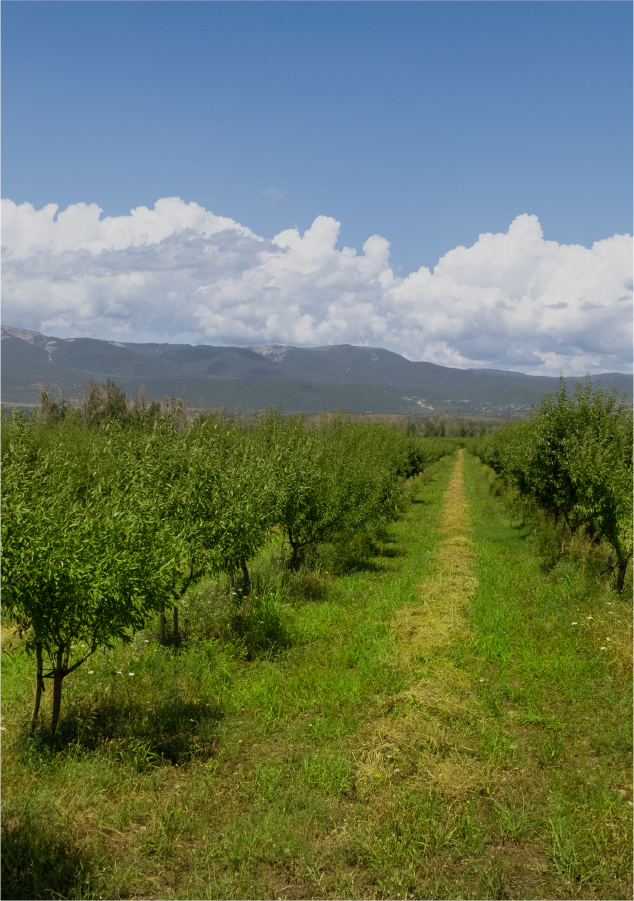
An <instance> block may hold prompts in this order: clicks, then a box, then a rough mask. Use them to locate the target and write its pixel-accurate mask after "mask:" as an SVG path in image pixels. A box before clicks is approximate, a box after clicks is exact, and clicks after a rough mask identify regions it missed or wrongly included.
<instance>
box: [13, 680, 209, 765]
mask: <svg viewBox="0 0 634 901" xmlns="http://www.w3.org/2000/svg"><path fill="white" fill-rule="evenodd" d="M223 717H224V712H223V710H222V709H221V707H220V706H219V705H218V704H213V703H209V702H206V701H192V700H190V701H186V700H184V699H182V698H178V697H175V698H168V699H166V700H164V701H162V702H161V703H160V704H156V703H155V705H154V706H153V707H150V708H148V707H147V705H146V704H143V703H140V702H135V701H128V702H125V703H121V702H120V699H116V698H115V699H112V698H103V699H99V700H98V701H96V702H95V701H94V700H93V701H92V702H90V701H85V702H83V703H81V702H80V703H77V704H76V705H74V708H73V709H72V711H71V713H70V714H68V715H66V716H65V717H63V718H62V719H61V720H60V724H59V727H58V730H57V733H56V735H55V744H54V747H53V748H52V749H51V747H50V743H49V739H48V735H47V734H46V732H45V731H44V729H43V731H42V732H38V733H37V734H36V735H35V736H33V738H30V739H27V741H26V745H25V750H24V753H23V755H22V759H23V762H24V763H25V764H26V765H27V766H28V765H31V766H32V767H34V768H39V767H40V766H41V765H42V764H43V763H46V762H47V761H49V759H50V758H51V756H54V755H55V754H58V753H64V752H67V753H73V754H80V755H81V754H88V753H94V752H98V751H102V752H103V751H106V752H107V753H108V754H109V755H110V756H113V757H114V758H115V760H119V761H121V762H122V763H125V764H126V765H128V766H132V768H133V769H136V770H138V771H140V772H142V771H145V770H147V769H149V768H151V767H154V766H159V765H161V764H179V765H180V764H183V763H186V762H187V761H189V760H191V759H192V758H195V757H199V756H201V755H209V754H211V753H213V751H214V749H215V748H216V747H217V742H218V737H217V734H218V726H219V723H220V721H221V720H222V719H223Z"/></svg>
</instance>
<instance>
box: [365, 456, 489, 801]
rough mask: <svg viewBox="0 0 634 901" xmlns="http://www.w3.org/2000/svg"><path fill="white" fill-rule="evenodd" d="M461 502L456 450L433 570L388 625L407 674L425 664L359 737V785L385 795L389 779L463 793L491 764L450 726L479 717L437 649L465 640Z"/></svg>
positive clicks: (468, 689)
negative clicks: (416, 599)
mask: <svg viewBox="0 0 634 901" xmlns="http://www.w3.org/2000/svg"><path fill="white" fill-rule="evenodd" d="M470 531H471V527H470V522H469V504H468V502H467V500H466V497H465V493H464V451H462V450H461V451H460V452H459V455H458V460H457V462H456V464H455V467H454V470H453V473H452V476H451V479H450V481H449V486H448V488H447V491H446V493H445V496H444V499H443V508H442V514H441V520H440V526H439V529H438V537H439V541H438V544H437V548H436V553H435V559H434V570H435V572H434V575H433V576H432V578H431V579H429V580H428V581H426V582H425V583H424V584H422V585H421V586H420V602H419V603H417V604H405V605H404V606H403V607H401V608H400V610H398V611H397V613H396V615H395V617H394V620H393V622H392V633H393V635H394V638H395V660H396V663H397V665H398V666H399V667H400V668H401V669H402V670H403V671H404V672H405V673H408V674H412V673H413V672H415V671H416V670H420V668H421V665H423V666H425V668H426V670H427V671H426V674H425V677H424V678H422V679H419V680H417V681H415V682H413V684H411V685H410V686H409V687H408V688H407V689H406V690H405V691H403V692H401V693H399V694H397V695H395V696H394V697H393V698H392V699H391V700H390V703H389V708H390V709H389V711H386V714H385V715H383V716H381V717H379V718H378V719H376V720H375V721H374V722H373V723H372V724H371V727H370V728H369V729H368V730H367V732H366V734H365V736H364V740H363V741H362V750H361V752H360V753H359V755H358V758H357V779H358V782H359V783H360V784H361V785H363V786H364V787H365V790H366V791H368V790H373V791H374V792H376V793H378V794H384V795H385V799H386V801H388V800H389V798H390V797H391V791H392V786H393V784H394V783H396V782H398V783H399V784H401V785H402V784H403V783H405V784H406V785H407V786H408V787H409V788H412V789H416V790H428V791H431V792H432V793H434V794H437V793H438V794H442V795H444V796H446V797H447V798H448V799H452V798H457V797H462V796H464V795H465V794H466V793H467V792H469V791H472V790H473V789H474V788H476V787H477V786H478V785H480V784H486V783H488V782H489V781H490V779H491V777H492V771H491V765H490V764H488V763H487V764H483V762H482V761H481V760H479V759H478V758H477V757H475V756H474V755H475V753H476V748H475V747H473V746H472V745H470V744H469V742H468V741H467V740H466V739H465V737H464V735H463V734H462V731H461V729H460V728H459V727H457V725H456V724H457V722H458V721H459V720H460V719H465V718H466V719H468V720H470V721H471V722H472V723H473V722H474V721H476V720H478V718H481V717H480V716H479V713H478V712H477V711H478V702H477V699H476V697H475V691H474V687H473V686H472V685H470V684H469V682H468V680H467V679H466V678H465V674H464V673H463V672H460V671H459V670H458V669H457V668H456V667H455V665H454V664H453V663H452V662H451V661H450V660H448V659H443V657H442V655H438V653H437V652H438V650H439V649H440V648H442V647H443V646H447V645H449V644H451V643H452V642H454V641H456V640H458V639H460V640H461V641H467V642H468V641H469V639H470V633H469V627H468V624H467V620H466V618H465V615H464V608H465V605H466V604H467V603H468V602H469V600H470V598H472V597H473V593H474V591H475V588H476V578H475V555H474V552H473V543H472V540H471V537H470Z"/></svg>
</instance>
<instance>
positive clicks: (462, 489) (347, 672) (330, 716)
mask: <svg viewBox="0 0 634 901" xmlns="http://www.w3.org/2000/svg"><path fill="white" fill-rule="evenodd" d="M492 487H495V486H493V482H492V476H491V473H490V471H489V470H488V469H487V468H486V467H484V466H482V465H481V464H480V463H478V462H477V461H476V460H475V458H473V457H471V456H470V455H469V454H465V455H464V459H462V455H461V458H460V460H458V459H457V458H456V457H454V458H453V459H445V460H443V461H440V462H439V463H438V464H435V465H434V467H432V468H431V470H429V471H428V472H427V473H426V474H424V475H423V477H421V478H420V479H419V480H418V483H417V493H416V496H415V501H414V503H412V505H411V506H410V508H409V510H408V511H407V513H406V514H404V516H403V517H402V519H401V521H400V522H399V523H397V524H395V525H394V527H393V528H392V529H391V534H390V536H389V537H388V538H386V540H385V542H384V543H383V546H382V551H381V552H380V553H379V554H378V555H377V556H375V557H374V558H373V560H372V561H371V564H369V565H366V566H365V567H361V568H359V569H358V570H357V571H356V572H349V573H348V574H344V575H340V576H334V575H332V574H328V573H323V572H321V573H319V572H315V573H308V572H307V573H305V574H303V575H300V576H298V577H296V579H295V581H294V582H293V583H292V585H289V586H288V587H287V588H286V589H285V591H286V594H285V596H284V598H283V599H282V601H281V602H280V608H279V609H280V611H281V612H280V614H279V615H280V616H281V617H282V619H280V622H281V623H283V627H284V642H283V643H282V645H281V646H280V647H279V649H278V651H277V652H276V653H275V654H270V653H268V652H267V654H265V655H264V656H257V654H256V650H257V649H255V650H254V652H253V655H252V656H254V659H253V660H249V659H247V658H248V654H247V655H246V656H245V653H244V648H243V647H242V644H241V641H240V640H238V639H236V640H235V641H232V640H229V639H228V637H226V636H225V637H223V635H224V633H223V632H222V630H221V629H217V630H216V631H215V632H213V634H211V632H209V629H210V628H211V626H209V625H207V624H208V623H212V625H213V622H215V620H214V618H213V616H211V617H210V614H208V612H207V611H208V610H209V609H211V608H210V607H209V605H210V604H212V603H213V604H216V603H219V600H218V599H219V598H220V594H219V593H218V592H219V591H220V588H219V586H218V585H212V584H210V585H209V587H208V588H206V589H204V590H203V591H201V592H200V593H199V594H198V595H196V596H194V595H192V598H191V599H190V601H189V604H190V611H189V613H188V614H187V615H188V616H189V617H190V619H191V622H192V624H193V625H192V637H191V640H190V641H189V642H186V643H185V645H184V646H183V647H182V648H180V649H169V648H168V649H159V648H157V646H156V642H155V636H154V634H153V632H152V631H151V630H149V631H148V632H147V633H144V634H140V635H139V636H137V637H136V639H135V643H134V645H133V646H132V647H131V648H125V647H119V648H117V649H115V651H113V652H108V653H100V654H99V655H96V658H95V662H94V665H91V669H92V670H93V672H92V674H90V675H89V672H88V670H85V671H82V670H81V669H80V670H78V671H77V673H75V674H73V676H72V677H69V680H68V681H69V688H68V692H67V700H66V707H65V709H64V712H63V721H62V727H63V728H62V733H63V735H64V736H66V738H65V744H63V745H62V746H61V747H60V748H59V749H58V750H57V751H56V752H55V753H53V752H51V751H50V750H48V749H47V748H46V747H45V746H43V745H41V744H39V745H38V744H37V742H32V743H29V742H28V741H27V740H26V738H25V726H26V724H27V723H28V713H29V706H30V704H31V700H32V694H33V684H32V683H33V663H32V661H30V660H27V659H26V658H25V657H24V655H23V654H22V652H21V651H20V649H19V647H14V646H13V645H12V644H11V646H10V650H9V652H8V653H7V654H5V655H3V717H4V719H3V727H4V728H5V730H6V731H4V732H3V733H2V735H3V736H4V743H3V744H4V749H3V750H4V766H3V808H4V809H3V833H4V841H3V886H2V895H3V897H4V898H27V897H28V898H53V897H55V898H57V897H62V898H146V899H150V898H157V899H158V898H378V897H384V898H387V897H391V898H401V899H402V898H405V897H414V898H538V897H541V898H543V897H549V898H597V899H599V898H626V897H631V895H632V886H631V818H632V806H631V801H632V794H631V769H630V767H631V762H630V756H631V700H630V681H631V666H630V665H629V661H628V655H627V653H626V652H625V651H624V648H626V647H627V642H628V636H629V635H630V634H631V612H630V605H629V603H628V599H627V597H626V596H625V595H624V596H618V595H616V594H615V593H614V592H608V591H607V590H606V589H605V586H604V584H603V582H602V581H601V580H597V579H595V578H594V577H591V575H588V574H587V573H585V574H584V572H583V571H582V568H580V567H579V565H578V564H577V563H576V562H575V561H574V560H570V559H568V558H564V559H562V560H560V561H559V562H558V563H557V564H556V566H554V568H552V567H551V568H547V567H546V566H545V564H544V559H543V556H542V554H541V552H540V542H539V535H538V534H537V533H535V534H534V535H532V534H528V530H527V529H526V528H524V529H520V528H518V527H513V525H512V522H511V521H510V520H509V514H508V511H507V506H506V503H505V499H504V497H503V496H496V494H498V493H499V491H498V490H497V488H496V490H495V491H493V490H492ZM294 578H295V577H294ZM304 584H305V586H307V587H306V591H304V590H303V588H302V585H304ZM630 585H631V583H630ZM630 594H631V592H630ZM214 599H216V600H214ZM214 609H216V608H214ZM217 609H218V610H220V607H218V608H217ZM276 609H277V608H276ZM214 616H216V618H217V617H218V616H220V613H218V614H217V615H216V614H214ZM276 616H277V614H276ZM212 620H213V622H212ZM276 622H277V620H276ZM573 622H575V623H576V625H574V626H573V625H572V623H573ZM242 625H243V626H244V623H243V624H242ZM213 628H214V629H216V626H215V625H213ZM244 628H246V626H244ZM205 629H207V632H205ZM267 634H268V633H267ZM214 636H215V637H214ZM608 638H610V641H609V642H608V641H607V639H608ZM10 642H11V640H10ZM603 647H605V648H606V650H601V648H603ZM629 660H631V657H630V658H629ZM129 672H134V673H135V675H134V676H129V675H128V673H129ZM71 680H74V681H71ZM47 702H48V699H47ZM106 712H107V714H108V717H105V713H106ZM44 715H45V716H46V715H47V711H46V710H45V711H44ZM64 730H65V731H64Z"/></svg>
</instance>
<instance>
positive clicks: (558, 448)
mask: <svg viewBox="0 0 634 901" xmlns="http://www.w3.org/2000/svg"><path fill="white" fill-rule="evenodd" d="M477 453H478V454H479V456H480V458H481V459H482V461H483V462H485V463H487V464H488V465H489V466H491V467H492V468H493V469H494V470H495V471H496V472H497V473H498V474H499V475H500V476H502V477H503V478H504V479H505V480H506V481H507V482H509V483H511V484H513V485H515V486H516V487H517V489H518V491H519V493H520V495H521V496H522V497H523V498H530V499H532V500H533V501H535V502H536V503H537V504H538V505H539V506H540V507H541V508H543V509H544V510H546V511H548V513H550V514H551V515H552V516H553V517H554V518H555V520H559V521H561V520H563V522H564V523H565V528H566V530H567V532H568V534H569V535H570V539H571V541H572V542H573V541H574V540H575V536H576V535H577V534H578V533H579V531H580V530H581V531H582V532H584V533H585V534H586V535H587V536H589V538H590V539H591V540H592V541H594V542H598V541H600V540H604V541H606V542H607V543H608V545H609V546H610V547H611V549H612V550H613V552H614V557H615V560H616V562H614V560H612V559H611V562H610V564H609V566H610V568H613V569H615V570H616V571H617V589H618V591H622V590H623V585H624V580H625V574H626V571H627V566H628V563H629V561H630V560H631V558H632V408H631V406H629V405H627V404H626V403H625V402H624V401H623V399H621V398H620V397H619V395H618V392H617V390H616V389H614V390H612V391H607V390H605V389H603V388H601V386H600V385H599V386H598V387H597V388H596V390H593V388H592V383H591V380H590V377H589V376H587V377H586V380H585V384H584V383H582V382H577V384H576V386H575V388H574V390H573V391H572V392H570V391H568V390H567V388H566V383H565V380H564V379H563V377H562V378H561V380H560V386H559V390H558V391H557V393H556V395H555V396H552V395H551V394H547V395H545V396H544V398H543V399H542V401H541V403H540V404H538V405H536V406H535V407H534V408H533V411H532V414H531V416H530V417H529V418H528V419H526V420H523V421H521V422H516V423H511V424H509V425H506V426H504V427H503V428H502V429H500V430H498V431H497V432H494V433H493V434H492V435H490V436H489V437H487V438H486V439H484V440H483V441H482V442H480V443H479V445H478V449H477Z"/></svg>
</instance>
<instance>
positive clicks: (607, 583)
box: [605, 555, 614, 591]
mask: <svg viewBox="0 0 634 901" xmlns="http://www.w3.org/2000/svg"><path fill="white" fill-rule="evenodd" d="M613 569H614V560H613V559H612V555H610V556H609V557H608V568H607V569H606V571H605V587H606V588H607V589H608V591H609V590H610V587H611V586H612V570H613Z"/></svg>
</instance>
